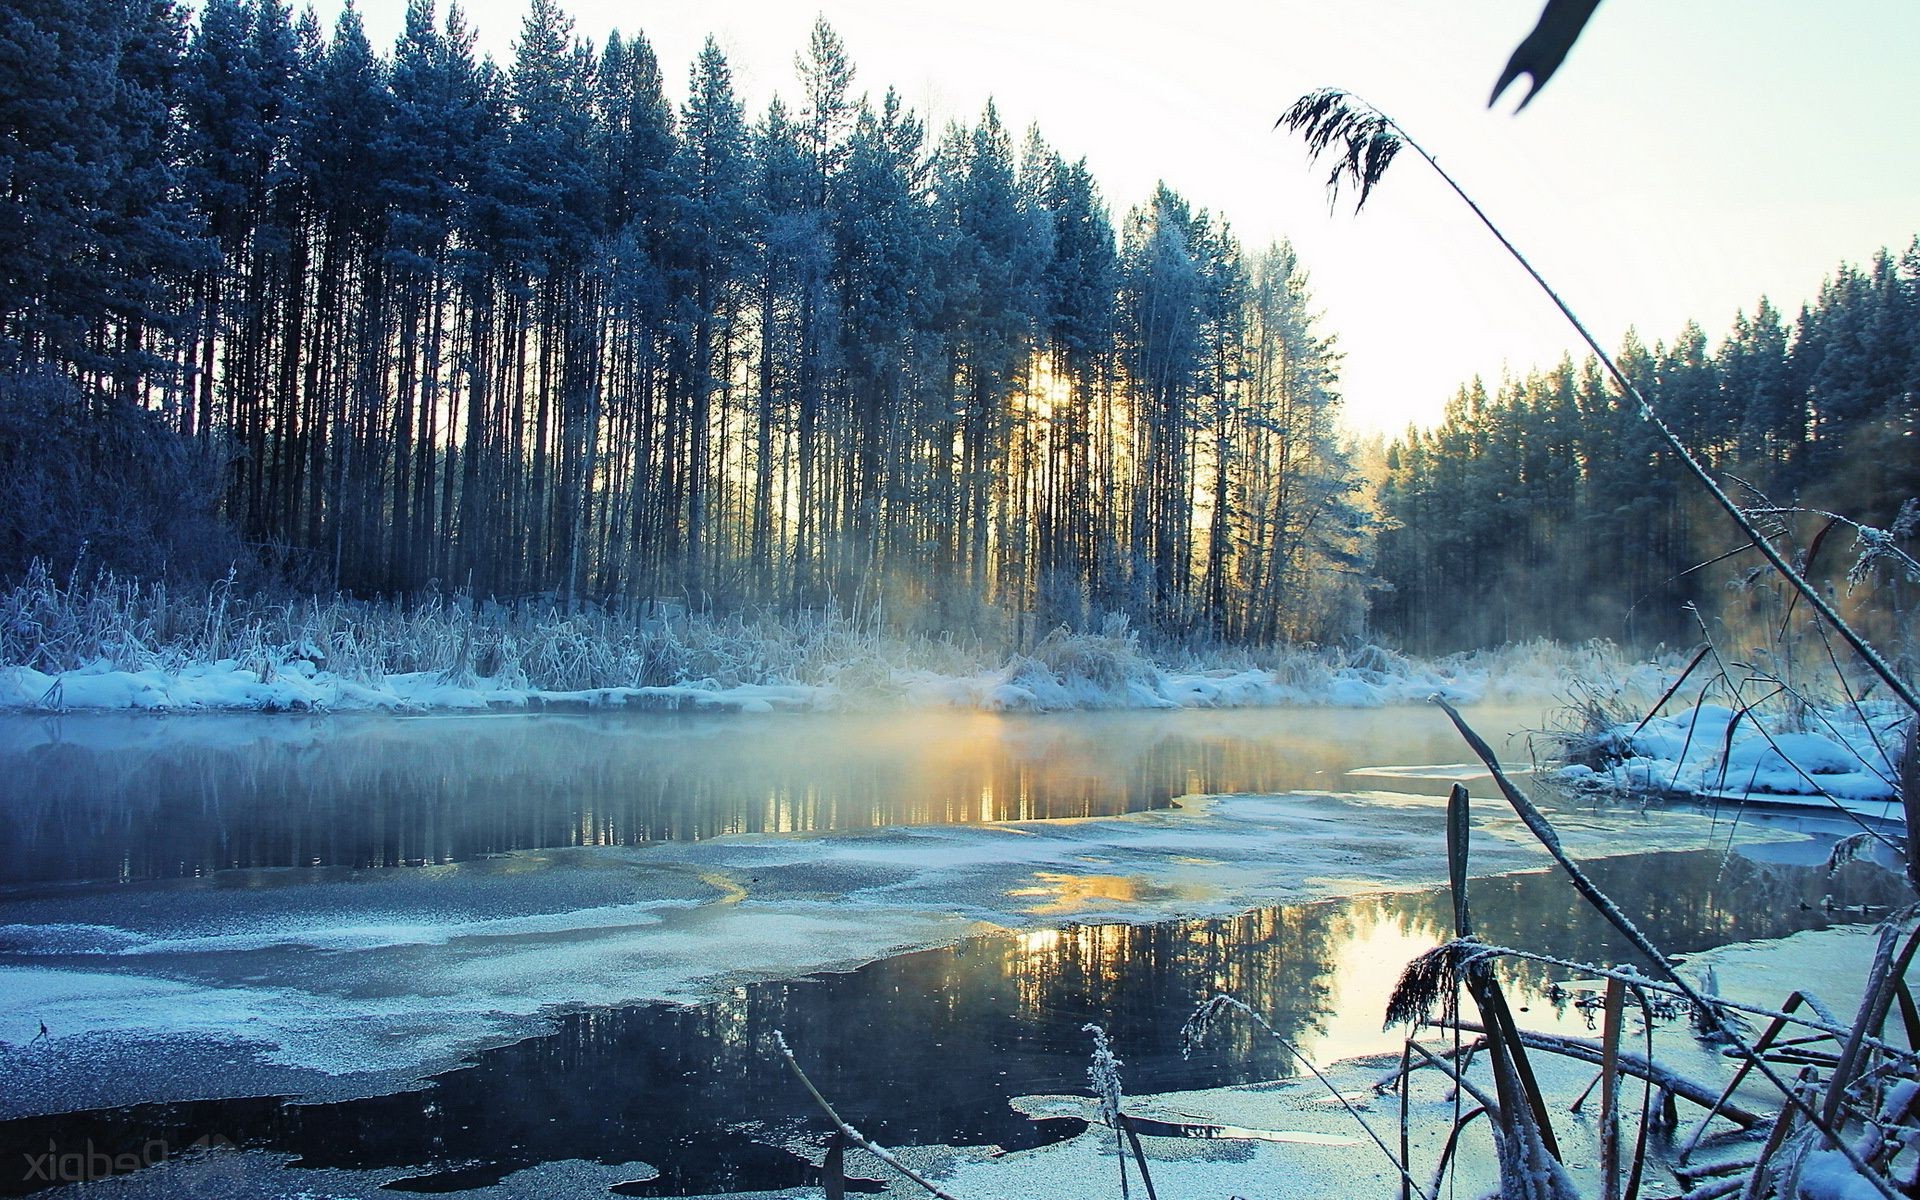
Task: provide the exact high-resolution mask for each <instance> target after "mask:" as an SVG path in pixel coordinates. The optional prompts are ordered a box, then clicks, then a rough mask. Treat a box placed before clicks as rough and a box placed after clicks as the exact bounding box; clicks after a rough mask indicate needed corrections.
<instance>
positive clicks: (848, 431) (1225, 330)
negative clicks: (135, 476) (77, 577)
mask: <svg viewBox="0 0 1920 1200" xmlns="http://www.w3.org/2000/svg"><path fill="white" fill-rule="evenodd" d="M796 65H797V69H798V76H799V78H798V84H799V90H798V94H797V96H796V97H795V100H794V102H793V103H792V104H791V106H790V105H789V104H788V103H787V102H785V101H783V100H780V99H775V100H774V101H772V102H771V103H770V104H769V105H768V107H767V108H766V109H765V111H764V112H762V113H760V114H758V115H757V116H750V115H749V114H748V113H747V112H746V111H745V110H744V108H743V105H742V103H741V101H740V99H739V98H738V97H737V96H736V94H735V92H734V89H733V84H732V80H731V76H730V72H729V68H728V64H727V61H726V59H725V57H724V56H723V55H722V53H721V52H720V50H719V49H718V47H717V46H716V45H715V44H714V43H713V42H712V41H711V40H709V41H708V43H707V45H706V47H705V49H704V50H702V51H701V53H700V55H699V56H698V58H697V59H696V61H695V62H694V63H693V64H692V68H691V73H690V80H689V87H688V92H687V100H686V102H685V103H684V104H682V105H679V106H675V105H674V104H673V103H672V102H671V101H670V100H669V98H668V96H667V95H666V92H665V89H664V87H663V81H662V75H661V68H660V64H659V63H658V62H657V61H656V59H655V56H654V53H653V51H652V49H651V48H650V46H649V45H648V43H647V42H646V40H645V39H644V38H643V37H639V36H622V35H620V34H618V33H615V34H612V35H610V36H608V37H607V39H606V40H605V42H604V43H603V44H601V45H597V46H596V45H594V44H593V43H591V42H588V41H586V40H583V39H582V38H580V37H578V36H576V34H575V32H574V29H573V24H572V21H571V20H570V18H568V17H567V16H566V15H565V14H564V13H563V12H562V11H561V10H560V8H559V7H558V6H557V5H556V4H555V3H554V2H553V0H533V2H532V7H531V9H530V11H529V12H528V14H527V16H526V19H525V23H524V26H523V28H522V30H521V34H520V37H519V40H518V42H517V43H516V46H515V51H514V55H513V61H512V62H511V63H507V64H496V63H494V62H493V61H491V60H489V59H485V58H479V57H476V54H475V51H474V35H473V32H472V30H470V29H469V28H468V27H467V26H466V24H465V22H464V20H463V18H462V16H461V15H460V13H459V11H458V10H457V9H455V10H453V11H450V12H449V13H447V14H446V15H445V17H444V19H442V18H440V17H439V16H437V15H436V13H435V11H434V7H433V4H432V0H413V2H412V3H410V5H409V7H408V11H407V17H406V27H405V32H404V33H403V35H402V36H401V37H400V39H399V41H398V43H397V44H396V45H395V46H394V47H393V50H392V52H391V53H390V54H384V55H383V54H381V53H379V52H377V51H376V49H375V48H374V47H373V46H371V45H370V44H369V42H368V39H367V37H366V36H365V33H364V31H363V29H362V26H361V23H360V20H359V18H358V16H357V15H356V13H355V12H354V11H353V9H352V8H351V7H350V6H349V7H348V8H347V9H346V11H345V12H343V14H342V15H341V17H340V20H339V22H338V23H337V25H336V26H335V27H334V28H333V30H332V31H331V33H330V34H326V33H323V31H322V30H321V29H320V27H319V26H318V24H317V22H316V20H315V18H314V16H313V14H312V13H311V11H309V12H308V13H307V14H306V15H304V16H302V17H300V18H298V19H297V20H296V19H295V18H294V17H293V16H292V14H291V13H290V11H289V10H288V9H287V8H286V7H284V6H283V5H282V4H280V3H279V0H207V2H206V3H205V4H204V5H201V6H200V7H199V9H198V17H197V20H195V21H191V22H190V21H189V19H188V17H187V15H186V10H185V8H184V7H183V6H181V5H179V4H177V3H175V2H174V0H105V2H86V0H45V2H42V3H38V4H35V5H31V6H14V7H11V8H9V9H8V10H7V12H6V13H5V14H0V116H3V117H4V120H5V123H6V125H7V127H8V128H9V130H13V131H17V134H15V135H13V136H10V137H8V138H5V139H0V159H3V161H0V169H4V171H5V175H4V183H0V186H4V188H5V189H6V194H7V198H8V202H9V204H10V205H11V206H12V208H13V217H12V219H10V220H8V221H6V222H5V223H4V227H0V263H3V264H4V266H0V369H4V370H5V371H6V372H9V373H11V377H12V378H13V380H14V381H15V382H14V384H13V385H10V387H9V389H8V391H9V394H12V393H13V392H17V391H19V390H20V387H19V386H18V381H19V380H20V379H22V378H26V377H28V376H32V375H35V374H39V375H43V376H44V375H46V374H48V373H55V374H58V375H61V376H64V377H66V378H67V379H69V380H71V381H72V382H73V384H74V387H75V396H76V399H75V404H76V405H79V406H80V407H82V408H83V409H84V410H85V411H87V412H90V413H96V414H98V413H109V412H118V413H126V412H133V411H138V412H145V413H150V414H152V415H153V417H154V418H155V423H156V427H164V428H165V429H166V430H169V431H171V433H170V434H169V436H172V437H175V438H177V439H180V440H182V441H183V442H184V443H185V444H186V445H187V446H189V447H193V448H197V449H196V450H195V455H197V457H195V456H193V455H189V456H188V457H189V458H191V459H192V461H207V462H211V463H214V464H217V469H218V471H219V472H220V473H221V474H220V476H219V479H218V481H217V486H216V488H215V489H214V491H215V493H216V495H217V501H218V507H219V509H220V511H221V512H222V513H224V515H225V516H226V518H227V519H228V521H229V522H230V523H231V525H232V526H233V527H235V528H236V529H237V530H238V531H239V532H240V534H241V536H242V537H243V538H244V539H245V540H246V541H247V542H248V543H250V544H251V545H253V546H254V547H255V552H256V553H259V554H266V555H269V556H271V557H273V558H275V559H276V560H278V561H283V562H292V563H295V564H298V565H301V566H303V567H304V570H305V573H306V576H307V578H309V579H310V580H312V581H314V582H316V583H319V584H322V585H325V586H330V587H339V588H344V589H348V590H351V591H357V592H362V593H382V594H390V595H406V594H414V593H418V592H420V591H421V590H422V589H426V588H428V587H431V586H436V585H437V586H440V587H458V588H470V589H472V590H473V591H474V592H476V593H480V594H500V595H526V594H533V593H550V594H552V595H553V596H554V597H556V599H558V600H560V601H563V602H566V603H573V602H578V601H585V600H594V601H599V602H604V603H619V604H632V603H636V602H639V601H642V600H646V599H649V598H656V597H664V596H672V597H677V598H681V599H683V600H686V601H689V602H691V603H693V604H695V605H697V606H707V605H711V606H714V607H718V608H723V609H724V608H735V607H743V606H748V605H756V604H760V605H774V606H809V605H815V604H819V603H822V602H825V601H826V600H828V599H830V598H832V599H837V600H838V601H839V602H841V603H843V604H850V603H854V602H860V603H864V604H874V603H884V604H886V605H888V606H889V607H890V609H891V610H892V611H895V612H898V613H920V614H925V616H926V618H927V619H928V620H930V621H934V622H940V623H949V624H951V623H956V622H960V621H963V620H966V619H968V617H969V615H970V614H975V613H978V612H979V611H981V609H982V606H996V607H998V608H1000V609H1002V610H1006V611H1015V612H1033V613H1036V614H1038V615H1040V616H1041V617H1042V618H1043V619H1046V620H1069V621H1085V620H1090V619H1093V618H1094V617H1095V615H1096V614H1097V613H1099V612H1101V611H1121V612H1125V613H1128V614H1129V615H1131V616H1133V617H1134V618H1136V619H1137V620H1141V621H1144V622H1150V623H1152V624H1154V625H1156V626H1158V627H1161V628H1164V629H1168V630H1172V631H1205V632H1207V633H1209V634H1213V635H1221V636H1228V637H1235V638H1255V639H1268V638H1275V637H1280V636H1296V637H1300V636H1315V637H1318V636H1326V635H1329V634H1336V633H1339V632H1341V631H1343V630H1345V629H1347V628H1350V627H1352V626H1353V624H1354V623H1355V621H1356V620H1357V618H1358V614H1359V595H1360V591H1359V586H1358V580H1357V575H1356V574H1355V572H1356V569H1357V567H1358V564H1359V561H1360V560H1359V557H1358V555H1357V550H1358V538H1359V536H1360V533H1361V530H1362V528H1363V526H1364V523H1365V517H1364V515H1363V513H1362V512H1361V510H1360V508H1359V507H1358V506H1356V505H1355V503H1354V502H1353V501H1354V495H1353V493H1354V488H1355V482H1354V477H1353V472H1352V469H1351V467H1350V465H1349V463H1348V462H1347V460H1346V458H1345V456H1344V454H1343V452H1342V450H1341V449H1340V447H1339V445H1338V443H1337V441H1336V439H1335V428H1334V422H1335V416H1336V411H1337V405H1338V397H1337V393H1336V390H1335V385H1336V376H1335V371H1336V365H1337V358H1336V356H1335V355H1334V353H1333V352H1332V350H1331V347H1330V345H1329V343H1328V341H1327V339H1325V338H1323V337H1322V336H1320V335H1319V334H1317V333H1316V332H1315V330H1314V327H1313V320H1312V315H1311V305H1310V299H1309V296H1308V292H1307V289H1306V279H1305V275H1304V273H1303V272H1302V270H1301V268H1300V267H1299V264H1298V263H1297V262H1296V261H1295V259H1294V256H1293V254H1292V252H1291V250H1290V249H1289V248H1287V247H1286V246H1284V245H1281V246H1277V247H1272V248H1268V249H1266V250H1262V251H1259V252H1256V253H1249V252H1247V251H1246V250H1244V249H1243V248H1242V247H1241V246H1240V244H1239V243H1238V241H1237V240H1236V239H1235V237H1234V236H1233V233H1232V230H1231V229H1230V227H1229V226H1228V225H1227V224H1226V223H1225V222H1224V221H1222V220H1221V219H1219V218H1218V217H1216V216H1214V215H1211V214H1209V213H1207V212H1205V211H1195V210H1194V209H1193V208H1192V207H1191V206H1190V205H1189V204H1188V203H1187V202H1186V201H1185V200H1184V199H1182V198H1181V197H1180V196H1179V195H1178V194H1177V193H1176V192H1175V191H1173V190H1171V189H1169V188H1167V187H1165V186H1164V185H1163V186H1162V187H1161V188H1159V189H1158V190H1157V191H1156V193H1155V194H1154V195H1153V196H1152V197H1151V198H1150V199H1148V200H1147V201H1146V202H1145V203H1143V204H1141V205H1140V206H1138V207H1136V208H1134V209H1133V210H1132V211H1131V212H1130V213H1128V214H1127V216H1126V217H1125V219H1124V220H1122V221H1121V222H1120V223H1119V227H1118V229H1116V228H1115V224H1114V221H1113V220H1112V218H1111V217H1110V215H1109V212H1108V209H1107V208H1106V206H1105V203H1104V201H1103V200H1102V198H1101V196H1100V193H1099V191H1098V188H1097V187H1096V185H1095V182H1094V179H1093V177H1092V175H1091V174H1090V172H1089V170H1088V167H1087V165H1086V163H1085V162H1084V161H1079V162H1073V161H1069V160H1068V159H1067V158H1066V157H1065V156H1063V155H1062V154H1061V153H1059V152H1058V151H1056V150H1054V149H1053V148H1052V147H1050V146H1049V145H1048V144H1047V143H1046V142H1045V140H1044V139H1043V138H1042V137H1041V135H1040V133H1039V132H1038V131H1037V130H1034V131H1030V132H1028V133H1027V135H1026V136H1025V137H1024V139H1019V140H1016V139H1015V138H1014V137H1013V136H1012V135H1010V133H1009V131H1007V130H1006V129H1005V128H1003V127H1002V125H1001V123H1000V120H999V118H998V116H997V115H996V113H995V111H994V109H993V107H992V106H991V105H990V104H989V105H988V107H987V108H986V110H985V112H984V113H983V114H982V115H981V117H980V118H979V120H978V121H977V122H975V123H973V124H972V125H970V126H962V125H958V124H950V125H948V126H947V127H946V128H945V129H944V130H942V131H940V132H938V133H932V132H930V131H928V130H927V129H926V128H925V127H924V125H923V123H922V122H921V121H920V119H919V118H918V117H917V116H916V115H915V114H914V113H913V112H912V111H910V110H908V109H907V108H906V107H905V106H904V105H903V104H902V103H901V101H900V99H899V98H898V97H897V96H896V95H895V94H894V93H893V92H892V91H890V90H889V91H887V92H885V93H883V94H881V95H880V96H879V97H878V98H874V97H873V96H872V95H871V94H869V93H862V92H860V91H859V90H858V89H856V87H855V71H854V67H853V64H852V62H851V61H850V59H849V57H848V55H847V52H846V50H845V48H844V46H843V45H842V43H841V41H840V39H839V38H838V36H837V35H836V34H835V33H834V32H833V31H832V29H831V28H829V27H828V26H827V25H826V24H825V22H824V21H822V22H820V23H818V24H816V26H815V27H814V29H813V32H812V36H811V39H810V41H809V44H808V45H807V47H806V48H805V49H804V50H803V51H802V52H801V54H800V55H798V56H797V58H796ZM29 390H30V389H29ZM36 394H38V393H36ZM122 424H124V421H123V422H122ZM16 484H18V481H16ZM19 486H25V485H19ZM14 542H15V544H13V545H9V546H6V547H0V550H4V551H6V552H8V553H9V554H11V555H12V557H13V559H15V560H18V559H19V558H20V556H21V555H22V554H23V553H24V551H23V549H22V547H21V545H20V544H19V543H20V539H19V537H15V538H14ZM6 565H7V566H8V567H9V568H17V566H18V565H19V563H18V561H12V562H9V563H8V564H6Z"/></svg>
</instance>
